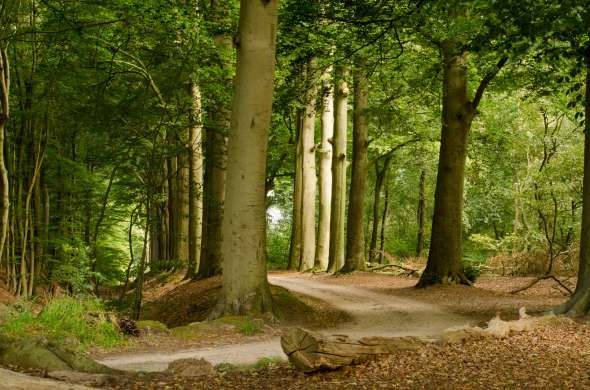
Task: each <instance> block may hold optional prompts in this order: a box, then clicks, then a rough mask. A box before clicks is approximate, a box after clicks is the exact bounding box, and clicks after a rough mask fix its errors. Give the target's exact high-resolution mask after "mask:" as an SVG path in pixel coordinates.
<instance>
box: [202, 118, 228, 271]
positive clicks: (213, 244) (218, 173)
mask: <svg viewBox="0 0 590 390" xmlns="http://www.w3.org/2000/svg"><path fill="white" fill-rule="evenodd" d="M216 115H217V114H216ZM218 119H220V118H218ZM220 120H221V119H220ZM205 137H206V142H205V179H204V182H205V186H204V191H203V231H202V236H201V258H200V264H199V272H198V273H197V278H199V279H202V278H208V277H211V276H215V275H219V274H220V273H221V264H222V261H223V253H222V243H223V231H222V226H223V215H224V212H225V211H224V209H225V188H226V160H227V152H226V142H227V139H226V137H225V135H224V134H223V133H220V132H219V131H218V130H217V129H212V128H208V129H207V130H206V131H205Z"/></svg>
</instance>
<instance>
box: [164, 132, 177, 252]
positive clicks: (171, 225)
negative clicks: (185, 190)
mask: <svg viewBox="0 0 590 390" xmlns="http://www.w3.org/2000/svg"><path fill="white" fill-rule="evenodd" d="M168 143H169V144H171V143H172V140H171V137H168ZM176 174H177V164H176V157H168V158H167V159H166V179H167V181H168V185H167V187H166V188H167V190H168V258H167V259H168V260H177V259H178V245H177V241H178V240H177V237H176V236H177V235H178V224H177V222H176V221H177V220H178V217H177V216H176V212H177V210H178V206H177V203H178V200H177V199H176V194H177V193H178V192H177V191H176V183H177V181H176Z"/></svg>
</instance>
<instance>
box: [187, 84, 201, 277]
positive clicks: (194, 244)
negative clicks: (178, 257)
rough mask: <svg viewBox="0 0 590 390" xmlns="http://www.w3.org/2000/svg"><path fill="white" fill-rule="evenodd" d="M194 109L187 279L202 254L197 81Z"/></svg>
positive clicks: (190, 133)
mask: <svg viewBox="0 0 590 390" xmlns="http://www.w3.org/2000/svg"><path fill="white" fill-rule="evenodd" d="M191 95H192V100H193V110H192V114H191V122H192V123H191V126H190V129H189V141H188V147H189V227H188V252H189V257H188V267H187V272H186V278H187V279H193V278H194V277H196V274H197V269H198V267H199V260H200V255H201V232H202V228H203V219H202V216H203V198H202V196H201V194H202V188H203V148H202V144H203V142H202V139H201V136H202V129H203V127H202V124H201V91H200V89H199V86H198V85H197V84H196V83H192V84H191Z"/></svg>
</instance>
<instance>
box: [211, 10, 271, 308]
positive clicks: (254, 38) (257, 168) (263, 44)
mask: <svg viewBox="0 0 590 390" xmlns="http://www.w3.org/2000/svg"><path fill="white" fill-rule="evenodd" d="M240 5H241V8H240V22H239V37H238V42H239V48H238V68H237V75H236V88H235V96H234V104H233V109H232V116H231V118H232V120H231V127H230V136H229V143H228V165H227V190H226V208H225V214H224V220H223V237H224V240H223V288H222V294H221V298H220V301H219V304H218V306H217V308H216V310H215V312H214V316H218V315H223V314H245V313H260V312H269V311H272V297H271V294H270V286H269V284H268V280H267V276H266V193H265V183H266V152H267V146H268V132H269V127H270V121H271V116H272V97H273V89H274V71H275V47H276V31H277V16H278V1H277V0H242V1H241V2H240Z"/></svg>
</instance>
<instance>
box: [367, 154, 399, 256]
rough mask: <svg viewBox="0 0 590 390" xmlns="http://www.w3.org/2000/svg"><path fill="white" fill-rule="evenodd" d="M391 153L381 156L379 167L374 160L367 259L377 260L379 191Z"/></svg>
mask: <svg viewBox="0 0 590 390" xmlns="http://www.w3.org/2000/svg"><path fill="white" fill-rule="evenodd" d="M392 156H393V155H392V154H388V155H387V156H385V158H383V166H382V167H381V168H380V167H379V160H377V161H375V191H374V197H373V227H372V230H371V243H370V245H369V260H370V261H371V262H375V261H376V260H377V255H378V254H377V253H376V250H377V235H378V232H379V215H380V212H379V211H380V210H379V209H380V207H379V205H380V203H381V193H382V192H383V184H384V182H385V177H386V176H387V170H388V169H389V163H390V162H391V159H392Z"/></svg>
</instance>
